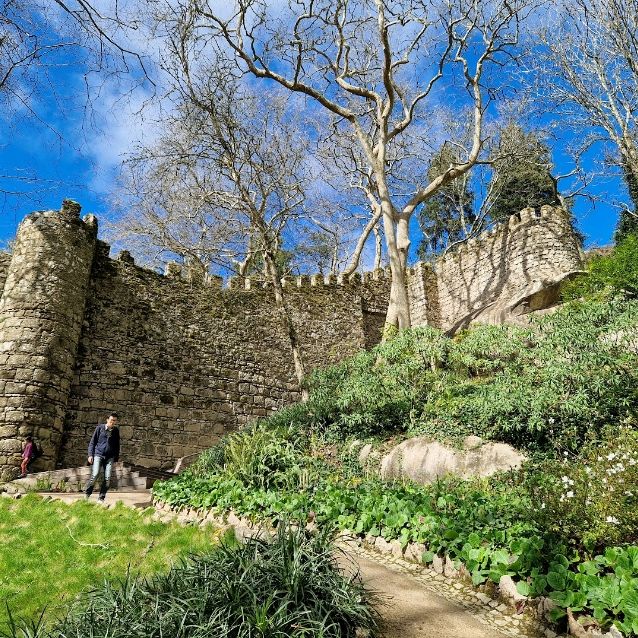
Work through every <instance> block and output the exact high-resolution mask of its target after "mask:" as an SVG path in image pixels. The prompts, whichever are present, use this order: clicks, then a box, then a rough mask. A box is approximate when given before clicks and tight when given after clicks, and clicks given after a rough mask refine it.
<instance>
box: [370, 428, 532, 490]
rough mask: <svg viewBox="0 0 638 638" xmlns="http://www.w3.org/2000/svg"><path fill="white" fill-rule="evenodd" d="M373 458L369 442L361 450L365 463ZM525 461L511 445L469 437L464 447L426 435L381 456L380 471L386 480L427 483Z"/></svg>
mask: <svg viewBox="0 0 638 638" xmlns="http://www.w3.org/2000/svg"><path fill="white" fill-rule="evenodd" d="M374 457H375V451H374V450H373V448H372V446H370V445H366V446H364V447H363V448H362V449H361V450H360V452H359V461H360V462H361V463H362V464H366V463H369V462H371V461H372V459H374ZM524 461H525V456H523V455H522V454H521V453H520V452H519V451H518V450H516V449H515V448H513V447H512V446H510V445H507V444H505V443H494V442H485V441H483V440H482V439H480V438H479V437H477V436H468V437H467V438H466V439H465V441H464V444H463V447H462V448H461V449H456V448H453V447H451V446H448V445H444V444H442V443H439V442H438V441H432V440H431V439H429V438H426V437H414V438H411V439H407V440H405V441H403V442H401V443H399V444H398V445H396V446H394V447H393V448H391V449H390V451H389V452H386V453H385V454H383V455H382V456H381V458H380V461H379V474H380V476H381V477H382V478H384V479H400V478H407V479H410V480H412V481H414V482H416V483H420V484H426V483H431V482H433V481H435V480H437V479H439V478H441V477H443V476H445V475H447V474H453V475H455V476H460V477H462V478H471V477H475V476H490V475H492V474H494V473H496V472H500V471H505V470H509V469H511V468H518V467H520V466H521V465H522V463H523V462H524Z"/></svg>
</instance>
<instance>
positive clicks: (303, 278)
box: [100, 242, 413, 291]
mask: <svg viewBox="0 0 638 638" xmlns="http://www.w3.org/2000/svg"><path fill="white" fill-rule="evenodd" d="M100 244H102V252H103V253H104V254H106V255H108V253H109V252H110V247H109V246H108V244H105V243H104V242H100ZM115 261H117V262H119V263H121V264H125V265H128V266H134V267H135V268H136V269H138V270H140V271H142V272H145V273H147V274H149V275H157V276H159V277H165V278H166V279H171V280H175V281H182V282H184V283H188V284H198V285H201V286H204V287H209V288H213V289H216V290H232V291H240V290H248V291H250V290H252V291H254V290H259V289H264V288H270V287H272V283H271V282H270V281H269V280H267V279H264V277H263V276H249V277H239V276H237V275H235V276H232V277H229V278H228V279H226V280H224V278H223V277H221V276H219V275H214V274H210V273H206V274H204V275H203V276H202V275H201V274H200V272H199V271H197V270H195V269H190V268H188V267H187V266H184V265H182V264H180V263H178V262H175V261H172V262H169V263H167V264H166V266H165V268H164V272H163V273H158V272H157V271H156V270H154V269H152V268H147V267H145V266H139V265H137V264H136V263H135V259H134V258H133V257H132V255H131V254H130V253H129V251H128V250H123V251H121V252H119V253H118V254H117V256H116V257H115ZM412 270H413V269H410V271H412ZM391 278H392V275H391V272H390V268H389V267H388V268H378V269H376V270H373V271H369V272H363V273H360V272H355V273H352V274H351V275H349V276H347V277H346V276H344V275H343V274H339V275H334V274H327V275H322V274H319V273H316V274H312V275H296V276H286V277H283V278H282V279H281V284H282V286H283V287H284V288H288V289H291V288H300V289H304V288H308V289H310V288H318V287H335V286H351V287H355V286H365V285H367V284H370V283H373V282H380V281H388V282H389V281H390V280H391Z"/></svg>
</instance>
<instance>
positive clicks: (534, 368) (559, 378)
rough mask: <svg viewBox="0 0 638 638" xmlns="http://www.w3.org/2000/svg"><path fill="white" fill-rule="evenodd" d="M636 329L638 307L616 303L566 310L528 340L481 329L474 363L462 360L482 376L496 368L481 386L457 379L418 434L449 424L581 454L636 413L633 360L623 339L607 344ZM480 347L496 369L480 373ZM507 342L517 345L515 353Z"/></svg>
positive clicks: (637, 376) (539, 325)
mask: <svg viewBox="0 0 638 638" xmlns="http://www.w3.org/2000/svg"><path fill="white" fill-rule="evenodd" d="M637 323H638V305H637V304H635V303H633V302H632V303H625V302H621V301H617V302H613V303H604V302H589V303H586V304H577V303H574V304H571V305H569V306H566V307H564V308H562V309H561V310H559V311H557V312H555V313H553V314H551V315H548V316H546V317H543V318H542V319H540V320H539V321H537V322H536V324H535V326H534V328H533V330H531V331H529V332H527V333H525V332H522V331H512V330H511V329H508V328H496V329H494V328H486V329H483V328H478V329H477V330H478V333H479V335H478V336H477V335H476V333H475V336H473V337H472V341H473V344H471V345H472V346H474V345H478V347H477V350H473V349H472V350H471V352H472V353H474V352H476V353H477V356H476V357H475V358H476V359H478V360H479V363H478V364H477V363H474V362H473V360H472V359H471V358H470V355H469V354H468V353H467V351H466V350H465V349H464V348H462V347H461V348H460V350H461V361H462V362H464V363H465V362H467V361H468V359H469V361H470V363H472V365H473V366H474V368H478V369H479V371H480V370H481V369H484V368H485V366H486V365H489V366H492V367H497V368H500V369H497V370H496V372H495V373H494V374H493V375H492V376H490V377H488V378H487V379H481V380H479V381H478V382H477V381H476V380H472V379H467V378H465V379H464V378H462V377H460V378H459V377H458V376H457V384H456V385H454V386H452V385H451V384H450V385H449V387H448V388H447V391H446V392H445V393H443V394H439V395H436V396H435V397H434V399H433V400H432V401H430V402H428V403H427V404H426V405H425V406H424V408H423V415H422V425H421V426H420V427H419V428H415V430H418V431H422V432H427V433H431V434H433V435H436V433H437V430H438V429H439V428H440V427H442V424H443V427H445V425H444V424H445V423H451V424H452V425H453V426H456V430H459V431H461V432H462V431H465V432H466V433H479V434H482V435H483V436H486V437H488V438H493V439H497V440H502V441H505V442H508V443H512V444H514V445H516V446H518V447H523V448H527V449H530V450H552V449H554V450H556V449H557V450H564V449H572V450H574V449H578V447H579V446H580V445H581V443H582V442H583V441H584V440H585V438H586V437H587V436H592V435H594V436H597V435H598V434H599V433H600V430H601V428H602V427H603V426H604V425H605V424H606V423H609V422H616V421H618V420H620V419H622V418H624V417H625V416H626V415H628V414H630V413H631V412H632V411H633V410H635V409H636V407H637V406H638V393H637V389H636V388H637V382H638V365H637V363H638V357H636V355H635V354H632V353H631V352H629V351H628V350H627V349H626V343H624V342H623V339H622V338H617V337H616V338H609V335H618V334H619V333H620V334H626V336H627V337H629V335H630V332H629V331H631V330H635V326H636V324H637ZM499 331H500V332H501V335H500V337H495V335H499ZM483 332H485V334H486V335H487V338H486V339H483V338H482V337H481V335H480V333H483ZM510 336H512V337H513V338H512V341H511V342H510ZM484 341H487V342H490V343H492V350H491V353H490V356H489V357H488V358H489V359H491V360H492V361H493V363H490V364H484V365H483V368H481V366H480V361H487V358H485V359H483V358H482V357H481V350H482V349H483V348H484V346H483V345H481V343H482V342H484ZM461 343H462V341H461ZM510 343H511V344H512V345H513V346H515V347H518V346H520V350H519V351H518V353H516V352H515V349H514V348H510V347H509V346H510ZM525 343H526V345H525ZM457 351H458V350H457ZM450 359H451V361H454V356H451V357H450ZM459 426H462V427H459Z"/></svg>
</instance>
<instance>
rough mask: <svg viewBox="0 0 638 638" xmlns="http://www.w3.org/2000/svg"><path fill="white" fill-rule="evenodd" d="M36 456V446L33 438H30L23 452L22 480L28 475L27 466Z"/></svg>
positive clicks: (27, 439)
mask: <svg viewBox="0 0 638 638" xmlns="http://www.w3.org/2000/svg"><path fill="white" fill-rule="evenodd" d="M34 456H35V446H34V444H33V438H32V437H30V436H28V437H27V438H26V443H25V445H24V450H23V451H22V463H21V464H20V471H21V475H20V478H24V477H25V476H26V475H27V465H29V463H30V462H31V459H32V458H33V457H34Z"/></svg>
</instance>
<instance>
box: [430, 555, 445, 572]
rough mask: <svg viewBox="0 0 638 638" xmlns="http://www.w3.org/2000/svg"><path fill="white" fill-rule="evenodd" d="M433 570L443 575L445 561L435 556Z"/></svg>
mask: <svg viewBox="0 0 638 638" xmlns="http://www.w3.org/2000/svg"><path fill="white" fill-rule="evenodd" d="M432 569H433V570H434V571H435V572H436V573H437V574H442V573H443V559H442V558H441V557H440V556H435V557H434V558H433V559H432Z"/></svg>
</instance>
